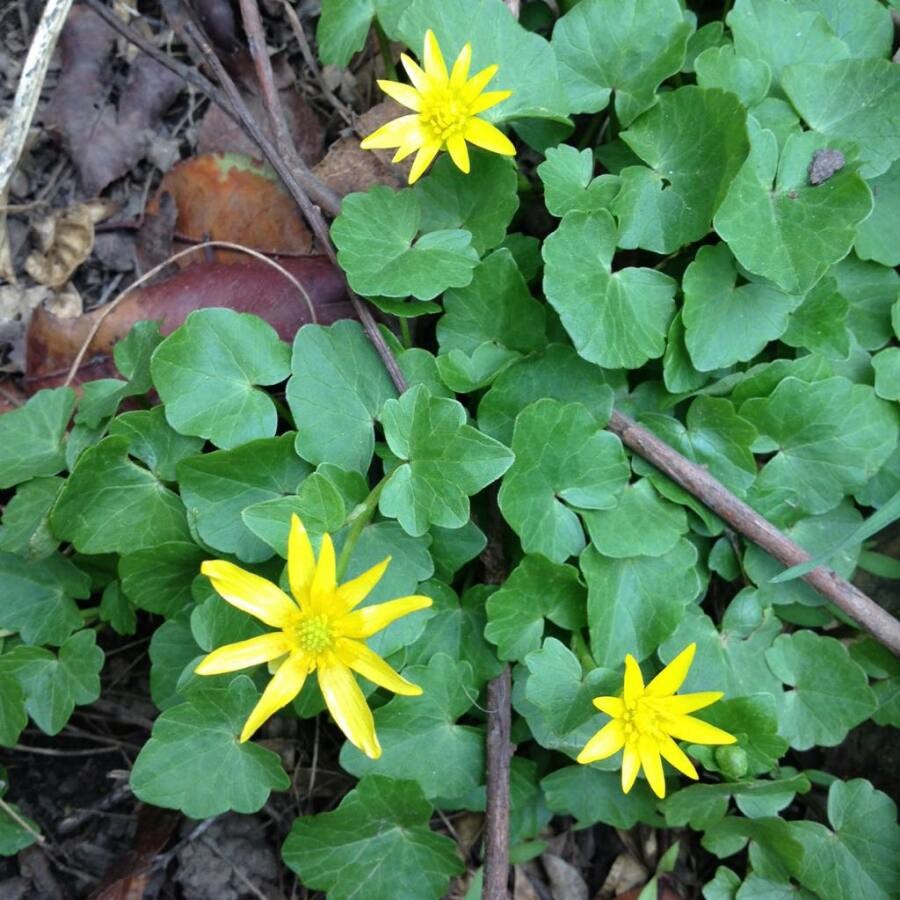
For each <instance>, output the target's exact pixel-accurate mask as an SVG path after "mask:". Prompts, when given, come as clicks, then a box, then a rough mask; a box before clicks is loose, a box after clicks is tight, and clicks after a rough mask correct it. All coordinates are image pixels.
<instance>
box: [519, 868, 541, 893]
mask: <svg viewBox="0 0 900 900" xmlns="http://www.w3.org/2000/svg"><path fill="white" fill-rule="evenodd" d="M513 871H514V876H513V877H514V879H515V880H514V882H513V885H514V886H513V900H541V895H540V894H538V892H537V891H536V890H535V888H534V885H533V884H532V883H531V879H530V878H529V877H528V875H527V874H526V873H525V869H523V868H522V866H514V867H513Z"/></svg>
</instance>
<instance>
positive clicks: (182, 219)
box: [147, 153, 312, 265]
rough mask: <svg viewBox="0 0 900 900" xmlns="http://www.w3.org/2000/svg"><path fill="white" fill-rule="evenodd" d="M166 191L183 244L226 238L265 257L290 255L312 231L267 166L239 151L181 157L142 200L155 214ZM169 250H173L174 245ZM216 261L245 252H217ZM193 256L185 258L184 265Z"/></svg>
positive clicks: (307, 244) (307, 243)
mask: <svg viewBox="0 0 900 900" xmlns="http://www.w3.org/2000/svg"><path fill="white" fill-rule="evenodd" d="M166 194H169V195H170V196H171V197H172V199H173V200H174V201H175V206H176V208H177V210H178V216H177V218H176V220H175V234H176V237H178V238H180V239H181V240H182V241H183V243H182V244H181V246H186V244H193V243H199V242H201V241H204V240H217V241H230V242H231V243H235V244H241V245H242V246H244V247H249V248H250V249H251V250H257V251H259V252H260V253H266V254H269V255H276V256H277V255H290V256H296V255H300V254H307V253H309V252H310V250H311V249H312V235H311V234H310V231H309V229H308V228H307V227H306V223H305V222H304V221H303V218H302V217H301V215H300V213H299V211H298V209H297V204H296V203H295V202H294V200H293V199H292V198H291V196H290V195H289V194H288V193H287V191H285V190H284V188H283V187H282V186H281V182H280V181H278V179H277V178H276V176H275V173H274V172H272V170H271V169H270V168H269V167H268V166H266V165H263V164H261V163H258V162H256V161H255V160H253V159H251V158H250V157H248V156H244V155H243V154H240V153H212V154H208V155H207V156H195V157H192V158H191V159H186V160H184V162H181V163H179V164H178V165H177V166H175V167H174V168H172V169H171V170H170V171H168V172H167V173H166V175H165V177H164V178H163V180H162V183H161V184H160V186H159V191H158V193H157V196H156V197H155V198H153V199H152V200H151V201H150V202H149V203H148V204H147V213H148V214H149V215H150V216H155V215H156V214H157V213H158V212H159V209H160V200H161V198H162V197H163V196H165V195H166ZM175 249H179V247H177V246H176V248H175ZM215 258H216V259H219V260H221V261H222V262H227V261H236V262H237V261H241V262H242V261H244V260H246V256H244V255H243V254H237V253H233V252H232V251H228V250H217V251H216V253H215ZM192 262H193V260H186V261H185V265H190V264H191V263H192Z"/></svg>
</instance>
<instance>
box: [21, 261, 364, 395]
mask: <svg viewBox="0 0 900 900" xmlns="http://www.w3.org/2000/svg"><path fill="white" fill-rule="evenodd" d="M245 259H246V257H245ZM280 262H281V265H282V266H283V267H284V268H285V269H287V270H288V271H289V272H290V273H291V274H292V275H293V276H294V277H295V278H296V279H297V280H298V281H299V282H300V284H302V285H303V287H304V288H305V289H306V291H307V293H308V294H309V297H310V300H311V301H312V304H313V307H314V309H315V311H316V320H317V321H318V322H319V323H320V324H323V325H327V324H330V323H331V322H334V321H337V320H338V319H346V318H349V317H351V316H352V315H353V308H352V306H351V305H350V303H349V301H348V299H347V296H346V293H345V285H344V279H343V277H342V275H341V274H340V272H338V271H337V270H336V269H335V268H334V267H333V266H332V265H331V263H330V262H329V261H328V260H327V259H326V258H325V257H323V256H301V257H297V258H295V259H282V260H281V261H280ZM208 306H224V307H228V308H230V309H234V310H237V311H238V312H249V313H255V314H256V315H258V316H261V317H262V318H263V319H265V320H266V321H267V322H269V324H270V325H272V327H273V328H274V329H275V330H276V331H277V332H278V334H279V335H280V336H281V337H282V338H283V339H284V340H287V341H289V340H292V339H293V337H294V334H295V333H296V332H297V329H298V328H300V327H301V326H303V325H306V324H308V323H309V322H310V314H309V309H308V307H307V305H306V303H305V301H304V300H303V298H302V297H300V296H298V293H297V289H296V288H295V287H294V286H293V285H292V284H291V282H290V281H288V280H287V279H286V278H285V277H284V276H283V275H281V274H279V273H278V272H277V271H275V270H274V269H273V268H271V266H268V265H266V264H265V263H263V262H260V261H258V260H250V261H249V262H242V263H235V264H233V265H223V264H221V263H201V264H198V265H193V266H191V267H190V268H189V269H186V270H184V271H182V272H179V273H178V274H177V275H175V276H173V277H172V278H169V279H167V280H166V281H163V282H161V283H160V284H155V285H152V286H150V287H144V288H138V289H137V290H135V291H134V292H132V293H131V294H129V295H128V296H126V297H125V298H124V299H123V300H122V302H121V303H119V304H118V305H117V306H116V308H115V309H114V310H113V311H112V312H111V313H109V314H108V315H107V316H106V318H105V319H103V322H102V324H101V325H100V328H99V330H98V331H97V334H96V335H95V336H94V338H93V340H92V341H91V343H90V345H89V347H88V351H87V353H86V354H85V355H84V359H83V363H82V365H81V367H80V369H79V371H78V373H77V377H76V380H77V381H78V382H82V381H87V380H89V379H92V378H102V377H106V376H109V375H112V374H114V372H113V366H112V362H111V353H112V347H113V345H114V344H115V343H116V341H118V340H121V338H123V337H124V336H125V335H126V334H127V333H128V331H129V329H130V328H131V326H132V325H134V323H135V322H139V321H141V320H143V319H151V320H159V321H160V322H161V331H162V333H163V334H169V333H170V332H171V331H173V330H174V329H175V328H177V327H178V326H179V325H180V324H181V323H182V322H183V321H184V320H185V318H186V317H187V315H188V313H190V312H191V311H193V310H195V309H200V308H203V307H208ZM104 310H105V307H100V308H99V309H96V310H92V311H91V312H89V313H87V314H85V315H83V316H80V317H79V318H77V319H59V318H57V317H56V316H54V315H52V313H49V312H48V311H47V310H46V309H44V308H39V309H37V310H35V313H34V315H33V316H32V318H31V324H30V326H29V328H28V334H27V343H26V367H25V386H26V389H27V390H28V392H29V393H33V392H35V391H37V390H40V389H41V388H45V387H54V386H56V385H58V384H62V383H63V381H64V380H65V378H66V375H67V374H68V371H69V368H70V367H71V365H72V363H73V361H74V360H75V358H76V356H77V355H78V352H79V351H80V350H81V348H82V346H83V345H84V343H85V341H86V340H87V339H88V337H89V335H90V333H91V330H92V328H93V327H94V324H95V322H96V321H97V319H98V318H99V317H101V316H102V315H103V312H104Z"/></svg>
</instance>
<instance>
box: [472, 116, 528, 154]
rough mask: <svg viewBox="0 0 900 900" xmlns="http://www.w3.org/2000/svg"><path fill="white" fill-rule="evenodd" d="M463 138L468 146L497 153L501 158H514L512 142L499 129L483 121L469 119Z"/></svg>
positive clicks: (514, 150)
mask: <svg viewBox="0 0 900 900" xmlns="http://www.w3.org/2000/svg"><path fill="white" fill-rule="evenodd" d="M465 138H466V140H467V141H468V142H469V143H470V144H474V145H475V146H476V147H482V148H483V149H485V150H490V151H491V153H499V154H501V155H502V156H515V153H516V148H515V147H514V146H513V142H512V141H511V140H510V139H509V138H508V137H507V136H506V135H505V134H504V133H503V132H502V131H500V129H498V128H495V127H494V126H493V125H491V123H490V122H485V121H484V119H474V118H473V119H469V121H468V122H466V131H465Z"/></svg>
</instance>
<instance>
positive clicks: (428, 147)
mask: <svg viewBox="0 0 900 900" xmlns="http://www.w3.org/2000/svg"><path fill="white" fill-rule="evenodd" d="M440 149H441V145H440V144H439V143H437V142H432V143H430V144H425V145H423V146H422V147H421V148H419V152H418V153H417V154H416V158H415V160H414V162H413V165H412V169H411V171H410V173H409V183H410V184H415V183H416V182H417V181H418V180H419V179H420V178H421V177H422V173H423V172H424V171H425V170H426V169H427V168H428V167H429V166H430V165H431V161H432V160H433V159H434V158H435V156H437V154H438V150H440Z"/></svg>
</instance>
